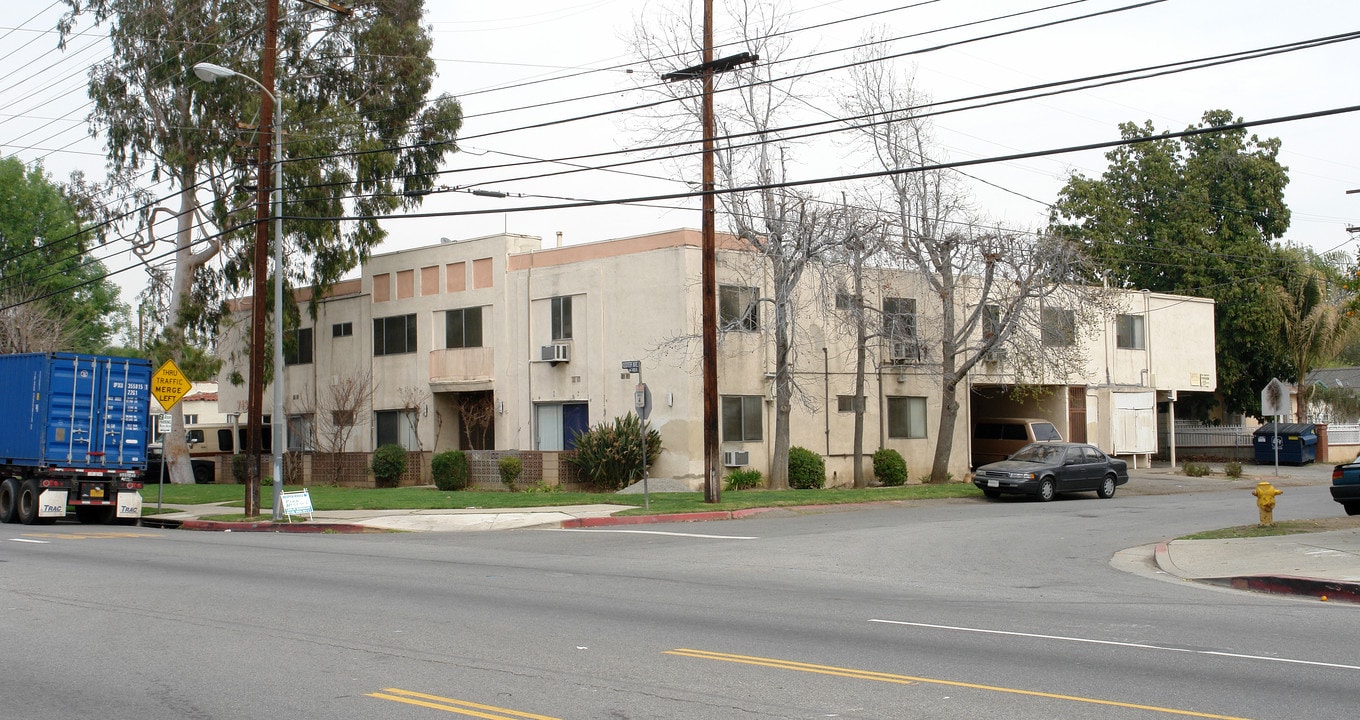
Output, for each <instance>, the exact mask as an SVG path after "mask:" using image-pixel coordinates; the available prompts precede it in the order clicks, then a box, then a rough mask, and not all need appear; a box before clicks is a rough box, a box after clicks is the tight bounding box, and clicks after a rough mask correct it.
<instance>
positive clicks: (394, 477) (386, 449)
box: [370, 444, 406, 488]
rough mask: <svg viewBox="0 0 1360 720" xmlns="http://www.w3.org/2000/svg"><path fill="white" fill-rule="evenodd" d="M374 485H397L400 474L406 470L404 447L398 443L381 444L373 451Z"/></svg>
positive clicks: (385, 486) (383, 486) (384, 486)
mask: <svg viewBox="0 0 1360 720" xmlns="http://www.w3.org/2000/svg"><path fill="white" fill-rule="evenodd" d="M370 469H372V470H373V479H374V483H373V484H374V485H376V486H378V487H381V488H391V487H396V486H397V481H398V480H399V479H400V478H401V474H402V473H404V472H406V448H403V447H402V446H400V445H395V444H394V445H383V446H382V447H380V448H378V449H377V450H375V451H374V452H373V464H372V465H371V466H370Z"/></svg>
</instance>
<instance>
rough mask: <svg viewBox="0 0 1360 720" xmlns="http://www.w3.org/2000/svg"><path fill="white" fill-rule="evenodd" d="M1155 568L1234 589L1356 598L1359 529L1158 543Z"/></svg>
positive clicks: (1359, 584) (1357, 600)
mask: <svg viewBox="0 0 1360 720" xmlns="http://www.w3.org/2000/svg"><path fill="white" fill-rule="evenodd" d="M1156 559H1157V567H1158V568H1160V569H1161V570H1162V571H1163V572H1165V573H1168V574H1170V575H1175V576H1177V577H1181V578H1185V579H1187V580H1195V581H1198V582H1205V583H1211V584H1215V585H1224V586H1227V587H1233V588H1237V589H1239V590H1257V591H1261V592H1273V593H1285V594H1290V595H1308V596H1313V597H1318V598H1321V597H1326V598H1327V599H1328V600H1342V601H1345V602H1353V603H1360V528H1356V529H1351V530H1333V531H1330V532H1318V533H1300V534H1296V535H1277V536H1273V537H1259V538H1238V539H1231V540H1172V541H1170V542H1165V543H1159V544H1158V545H1157V551H1156Z"/></svg>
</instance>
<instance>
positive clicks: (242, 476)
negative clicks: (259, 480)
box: [231, 452, 250, 485]
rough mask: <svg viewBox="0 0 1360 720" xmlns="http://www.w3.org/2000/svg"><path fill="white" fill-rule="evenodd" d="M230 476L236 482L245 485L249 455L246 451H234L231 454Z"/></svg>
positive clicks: (248, 468)
mask: <svg viewBox="0 0 1360 720" xmlns="http://www.w3.org/2000/svg"><path fill="white" fill-rule="evenodd" d="M231 476H232V477H233V478H235V479H236V482H237V483H239V484H241V485H245V484H246V480H248V479H249V476H250V456H249V455H247V454H246V453H243V452H242V453H236V454H235V455H232V456H231Z"/></svg>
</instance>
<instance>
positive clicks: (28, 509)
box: [15, 478, 42, 525]
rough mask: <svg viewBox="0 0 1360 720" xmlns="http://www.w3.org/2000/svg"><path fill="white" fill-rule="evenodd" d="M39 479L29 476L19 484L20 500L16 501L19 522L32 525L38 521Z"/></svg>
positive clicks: (16, 513)
mask: <svg viewBox="0 0 1360 720" xmlns="http://www.w3.org/2000/svg"><path fill="white" fill-rule="evenodd" d="M41 494H42V493H41V492H39V490H38V481H37V480H34V479H33V478H29V479H27V480H25V481H23V483H22V484H20V485H19V494H18V500H17V501H16V502H15V515H17V516H18V518H19V522H21V523H23V524H25V525H32V524H34V523H36V522H38V496H39V495H41Z"/></svg>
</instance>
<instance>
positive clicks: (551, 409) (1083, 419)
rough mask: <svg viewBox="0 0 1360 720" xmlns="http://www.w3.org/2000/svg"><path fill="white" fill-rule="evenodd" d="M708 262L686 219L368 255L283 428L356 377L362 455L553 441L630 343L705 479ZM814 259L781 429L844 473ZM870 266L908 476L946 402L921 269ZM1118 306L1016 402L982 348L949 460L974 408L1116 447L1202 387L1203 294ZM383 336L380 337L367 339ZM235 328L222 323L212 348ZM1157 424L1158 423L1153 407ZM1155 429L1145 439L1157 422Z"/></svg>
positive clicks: (872, 408) (682, 457)
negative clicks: (902, 322)
mask: <svg viewBox="0 0 1360 720" xmlns="http://www.w3.org/2000/svg"><path fill="white" fill-rule="evenodd" d="M699 276H700V237H699V233H698V232H697V231H694V230H677V231H671V232H664V233H656V234H652V235H645V236H640V237H633V238H624V239H619V240H609V241H603V242H596V243H587V244H581V245H573V246H569V247H563V248H544V247H543V246H542V242H541V241H540V240H539V239H538V238H533V237H527V236H520V235H496V236H490V237H484V238H476V239H471V240H465V241H461V242H446V243H440V244H434V245H430V246H427V247H422V248H417V249H413V250H407V251H401V252H395V253H389V254H383V255H376V256H374V257H372V258H371V259H370V260H369V261H368V263H366V264H365V266H364V267H363V268H362V275H361V277H360V278H359V279H356V280H350V281H345V282H342V283H340V284H338V285H337V286H336V287H335V288H334V290H333V292H332V293H331V294H330V295H329V296H328V297H326V298H324V299H322V300H321V301H320V302H319V303H318V304H317V312H316V316H315V318H314V319H313V318H312V317H310V316H309V315H308V313H307V309H306V303H305V302H301V303H300V307H301V308H302V313H303V314H302V317H303V321H302V327H303V328H304V331H305V330H306V329H308V328H310V334H311V342H312V346H311V352H310V354H307V353H303V356H302V357H297V358H294V360H296V361H297V362H295V363H294V364H290V365H289V366H288V368H287V378H286V382H287V385H286V392H285V406H286V409H287V411H288V414H289V416H290V418H294V419H295V420H296V418H299V417H303V416H308V415H311V416H312V417H311V418H310V419H308V420H306V421H305V422H301V423H300V424H298V425H297V426H296V427H295V429H296V430H299V431H300V430H301V428H305V427H317V429H318V430H319V429H320V428H319V427H318V426H319V425H323V424H325V423H324V421H323V420H318V419H317V418H316V417H315V416H316V415H318V414H325V412H326V411H327V407H326V405H327V402H326V398H325V396H326V394H327V392H328V390H327V389H328V388H330V387H333V386H336V385H337V384H343V383H344V382H346V381H347V379H352V378H367V379H369V381H370V387H369V395H368V398H367V399H366V400H365V402H364V406H363V407H362V408H361V409H360V410H359V411H358V412H356V413H355V416H356V422H355V426H354V429H353V432H352V433H351V434H350V436H349V437H348V439H347V441H346V443H345V446H344V447H343V448H336V449H337V450H339V449H343V450H347V451H352V452H367V451H371V450H372V449H373V448H374V447H375V446H376V445H377V444H378V442H379V440H380V439H384V440H385V441H392V439H393V438H394V437H395V438H396V441H398V442H401V443H402V444H405V445H407V447H408V448H409V449H412V450H423V451H435V452H437V451H443V450H449V449H457V448H473V447H479V448H483V449H521V450H534V449H542V450H553V449H561V448H563V447H564V446H566V445H569V444H570V437H571V433H572V432H573V431H574V430H577V429H584V427H585V426H587V425H591V426H593V425H596V424H598V423H601V422H607V421H612V420H613V419H614V418H615V417H618V416H622V415H625V414H627V413H629V412H631V411H632V410H633V400H634V389H635V385H636V383H637V380H638V378H637V376H636V375H629V374H627V373H623V372H622V367H621V364H622V363H623V362H624V361H629V360H637V361H640V363H641V367H642V379H643V380H645V381H646V383H647V385H648V387H649V389H650V391H651V396H652V412H651V416H650V421H649V424H650V425H651V426H652V427H654V428H656V429H657V430H658V431H659V432H660V434H661V437H662V445H663V448H664V449H663V452H662V455H661V458H660V460H659V461H658V463H657V465H656V466H655V468H654V469H653V471H652V472H653V474H654V475H655V476H658V477H673V478H679V479H683V480H685V481H687V482H689V483H690V484H691V486H692V487H695V488H698V487H700V486H701V482H702V470H703V468H702V465H703V399H702V372H701V365H700V359H701V354H700V342H699V328H700V324H699V318H700V304H701V293H700V287H699ZM815 277H816V274H812V273H810V274H808V276H807V279H806V280H805V281H804V283H803V284H802V285H800V288H799V293H798V298H797V303H796V304H797V306H798V308H799V310H798V312H797V318H796V321H795V322H796V326H795V330H794V348H793V358H794V370H795V374H794V382H795V384H796V386H797V392H796V393H795V397H794V400H793V403H792V423H791V438H790V439H791V443H792V444H793V445H799V446H803V447H806V448H808V449H810V450H812V451H814V452H817V453H818V454H820V455H823V456H824V457H825V458H826V459H827V471H828V482H829V484H833V485H835V484H840V485H844V484H848V483H849V482H850V481H851V458H852V456H853V450H854V448H853V428H854V413H853V412H852V409H853V407H854V380H855V372H854V371H855V350H856V342H855V341H854V335H853V330H852V329H851V327H850V326H849V324H848V323H847V320H846V317H845V314H844V313H843V312H840V311H839V310H838V309H837V307H836V305H835V302H834V301H833V300H831V299H829V298H828V297H827V296H828V293H827V292H825V291H822V290H821V289H819V287H820V286H819V282H820V281H818V280H816V279H814V278H815ZM870 280H871V281H872V282H871V283H870V284H871V285H872V287H873V290H872V292H870V291H866V292H865V293H864V302H865V303H866V304H869V305H871V306H876V307H879V308H881V307H882V304H883V302H884V299H885V298H894V299H901V298H907V299H911V302H912V303H913V304H912V307H914V308H915V315H914V318H913V320H912V322H913V323H915V324H916V328H917V330H916V331H915V332H917V333H918V337H919V338H920V339H919V342H920V345H921V347H920V349H919V351H916V350H915V349H913V352H912V353H911V357H910V358H909V359H900V358H899V359H898V360H895V361H894V360H892V359H890V358H889V357H888V355H889V354H890V352H889V349H888V348H887V347H886V346H885V345H884V341H883V340H881V339H875V340H873V341H871V342H870V343H866V349H867V354H868V358H869V359H868V363H867V370H866V379H865V385H864V391H863V393H862V397H863V402H864V407H865V418H864V429H865V430H864V441H863V450H864V453H865V465H866V468H867V466H868V455H870V454H872V453H873V451H874V450H875V449H877V448H878V447H891V448H894V449H896V450H898V451H899V452H901V453H902V455H903V456H904V457H905V458H906V459H907V462H908V466H909V472H910V475H911V476H912V477H914V478H915V477H920V476H922V475H923V474H925V473H927V472H928V470H929V467H930V462H931V458H932V457H933V454H934V449H935V444H936V440H937V437H938V432H937V425H938V417H939V413H940V402H941V400H940V397H941V395H940V372H939V363H938V354H939V350H938V347H935V348H934V349H933V350H932V348H931V346H930V341H929V339H928V338H929V333H928V332H927V330H928V329H929V324H930V323H931V322H932V318H931V314H930V310H929V302H928V301H927V299H926V298H928V297H929V295H928V291H927V290H926V288H925V286H924V284H923V283H922V282H921V278H919V277H917V276H913V275H912V274H910V273H906V272H903V271H893V270H875V271H873V272H872V278H870ZM718 284H719V286H720V288H723V287H726V288H727V291H728V292H731V293H733V294H732V295H731V297H734V298H744V297H746V296H745V295H742V294H741V293H743V292H749V293H750V294H751V296H758V297H761V298H768V297H769V296H770V295H771V290H772V289H771V285H770V279H769V277H768V271H766V270H765V269H764V268H763V266H762V264H761V263H760V262H759V260H758V258H756V256H754V255H753V254H751V253H749V252H746V251H744V250H743V249H741V246H740V245H739V244H738V243H737V241H736V240H735V239H733V238H720V241H719V257H718ZM745 288H752V290H749V291H747V290H743V289H745ZM722 292H724V291H722V290H720V305H721V304H722V297H721V296H722ZM302 300H305V298H302ZM1117 305H1118V306H1119V308H1120V310H1119V312H1118V314H1119V315H1127V316H1131V317H1136V318H1139V319H1137V320H1129V319H1127V318H1124V319H1116V318H1114V317H1111V318H1110V319H1109V320H1108V322H1105V323H1103V324H1102V325H1101V326H1100V327H1098V328H1094V329H1093V332H1090V333H1087V334H1084V335H1082V336H1081V337H1080V339H1079V342H1080V343H1081V350H1082V352H1083V353H1084V355H1085V359H1086V366H1085V367H1086V371H1085V372H1084V373H1082V372H1078V373H1076V374H1074V376H1073V377H1070V378H1066V379H1065V381H1057V380H1055V381H1054V383H1053V385H1052V386H1050V387H1047V388H1045V392H1041V393H1037V394H1032V395H1031V396H1028V397H1027V398H1026V399H1016V398H1015V397H1013V396H1012V395H1010V394H1009V393H1008V392H1007V391H1008V388H1009V383H1010V382H1011V378H1010V375H1009V374H1008V372H1007V370H1006V365H1005V362H1004V361H1002V362H993V363H985V364H979V366H978V367H977V368H976V369H975V371H974V372H973V373H971V374H970V376H969V377H968V379H967V381H966V382H965V383H964V384H963V386H962V389H961V391H960V395H959V399H960V402H961V403H963V407H962V408H961V409H960V414H959V420H958V422H957V424H956V427H955V429H954V432H953V433H952V436H951V441H952V444H953V448H954V450H953V452H952V455H951V461H950V471H951V473H952V474H953V475H954V476H955V477H956V478H962V477H963V476H964V475H965V474H966V473H967V472H968V469H969V466H970V463H969V450H968V448H969V437H970V429H971V427H972V424H973V419H974V417H975V416H979V415H982V414H986V415H998V416H1025V417H1046V418H1049V419H1051V420H1053V421H1054V422H1055V425H1057V426H1058V427H1059V428H1060V429H1061V430H1062V431H1063V433H1064V436H1073V435H1084V437H1078V438H1077V439H1087V440H1089V441H1091V442H1093V443H1096V444H1098V445H1100V446H1101V447H1102V448H1104V449H1106V450H1107V451H1115V450H1118V451H1121V452H1126V453H1130V454H1132V453H1142V452H1145V451H1144V450H1143V449H1141V448H1139V447H1119V445H1120V444H1121V443H1123V444H1124V445H1125V446H1127V445H1128V443H1129V441H1128V439H1129V438H1132V439H1133V440H1135V441H1138V442H1141V440H1142V439H1141V438H1140V437H1139V435H1138V433H1139V432H1140V431H1142V430H1143V427H1144V422H1145V420H1146V415H1147V411H1148V410H1149V409H1150V410H1151V412H1153V413H1155V412H1156V408H1157V407H1158V406H1159V404H1160V405H1161V406H1162V407H1165V404H1166V402H1167V401H1168V400H1170V399H1171V398H1172V396H1173V394H1174V393H1176V392H1212V391H1213V389H1214V378H1215V374H1216V367H1215V363H1214V339H1213V338H1214V323H1213V303H1212V301H1209V300H1202V299H1198V298H1186V297H1180V296H1172V295H1164V294H1159V293H1146V292H1143V293H1139V292H1130V293H1120V294H1119V298H1118V303H1117ZM755 307H756V314H757V315H758V318H756V317H749V318H743V319H744V320H745V321H746V322H737V323H735V325H733V326H732V327H729V328H728V329H727V331H725V332H722V333H720V339H719V355H720V357H719V361H718V384H719V395H720V396H721V398H720V408H721V407H726V408H727V409H728V410H729V411H730V412H729V413H727V414H726V417H725V419H724V421H723V423H722V429H721V431H720V437H722V438H724V439H723V442H722V446H721V449H722V450H723V451H745V452H746V453H748V458H749V461H748V462H749V465H748V466H749V467H752V468H754V469H757V470H760V471H761V472H763V473H767V472H768V469H769V466H770V453H771V449H772V447H773V444H774V443H773V434H774V424H775V412H774V410H775V409H774V402H773V392H772V391H773V387H772V378H773V374H774V370H775V368H774V361H773V339H772V334H771V333H770V325H771V318H772V312H771V311H770V305H769V304H768V303H763V302H762V303H758V304H757V305H756V306H755ZM879 322H881V321H879ZM474 326H476V327H477V328H479V329H480V333H478V332H476V331H475V330H474V329H473V328H474ZM1121 327H1122V328H1123V330H1124V332H1121V330H1120V328H1121ZM375 332H378V333H379V334H380V335H381V338H380V339H377V340H376V342H375ZM454 335H458V337H453V336H454ZM234 342H236V340H235V338H234V337H227V338H224V339H223V343H222V345H221V346H223V347H233V345H232V344H231V343H234ZM896 354H899V355H900V354H902V353H901V350H900V349H899V350H898V351H897V352H896ZM304 359H305V360H307V361H306V362H303V361H302V360H304ZM226 360H227V361H226V362H225V363H224V368H223V376H224V377H229V376H230V375H231V374H232V373H233V372H239V373H240V374H241V375H242V376H244V375H245V374H246V373H247V372H248V363H247V362H246V361H245V356H244V354H240V355H239V356H229V357H228V358H227V359H226ZM221 387H222V388H223V389H222V391H221V396H222V403H221V404H222V408H223V410H224V411H235V410H244V408H245V386H244V385H241V386H233V385H231V384H230V383H226V382H224V383H222V385H221ZM265 397H266V398H268V397H270V396H269V394H268V392H266V395H265ZM479 403H480V404H481V406H482V407H484V409H486V410H487V411H488V412H489V415H490V420H489V422H488V423H487V424H486V432H477V427H475V426H470V425H469V423H468V422H465V421H466V420H467V417H468V416H465V415H464V413H463V412H461V411H460V408H468V407H475V406H477V405H478V404H479ZM889 415H892V417H893V418H894V420H893V422H888V420H887V418H888V416H889ZM394 417H396V418H399V419H400V424H399V427H396V426H394V425H393V424H392V423H393V418H394ZM733 418H739V420H740V422H741V423H742V425H741V426H740V427H737V426H736V424H735V423H733V422H732V419H733ZM1153 420H1154V422H1153V423H1152V432H1154V433H1155V425H1156V423H1155V415H1154V416H1153ZM1125 421H1127V422H1125ZM394 427H396V429H395V430H394ZM1116 429H1118V430H1119V431H1120V432H1122V433H1123V434H1122V435H1121V434H1120V432H1116ZM394 432H395V433H396V434H395V435H393V433H394ZM380 436H385V437H380ZM1153 440H1154V444H1153V449H1154V450H1155V435H1154V437H1153ZM290 442H291V443H292V444H294V446H296V441H290ZM1135 444H1137V443H1136V442H1135ZM1150 451H1151V450H1147V451H1146V452H1150Z"/></svg>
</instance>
